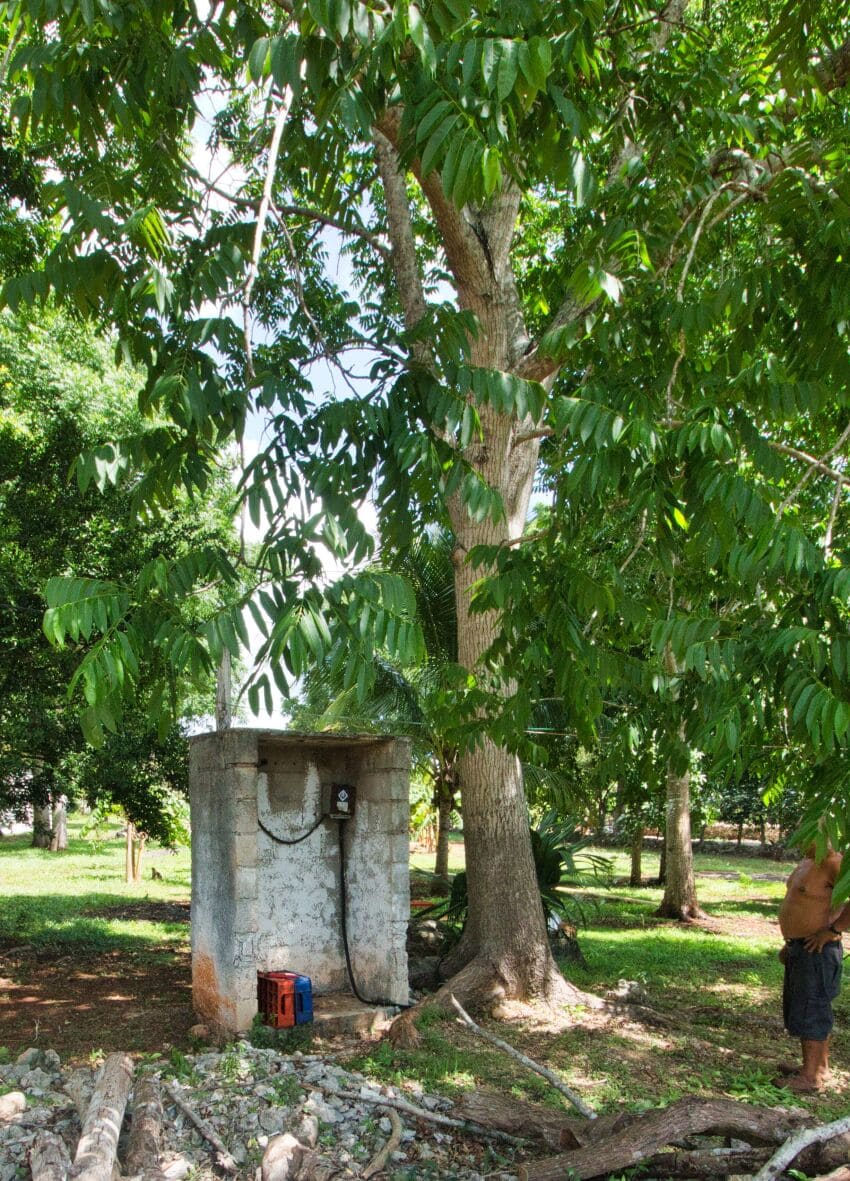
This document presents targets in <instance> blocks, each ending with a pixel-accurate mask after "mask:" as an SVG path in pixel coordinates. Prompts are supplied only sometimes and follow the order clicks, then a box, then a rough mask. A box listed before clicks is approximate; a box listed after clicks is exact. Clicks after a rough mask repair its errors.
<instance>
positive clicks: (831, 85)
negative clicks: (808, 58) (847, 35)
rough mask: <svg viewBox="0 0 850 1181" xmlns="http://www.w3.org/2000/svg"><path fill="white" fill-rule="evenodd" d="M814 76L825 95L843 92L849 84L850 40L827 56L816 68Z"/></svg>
mask: <svg viewBox="0 0 850 1181" xmlns="http://www.w3.org/2000/svg"><path fill="white" fill-rule="evenodd" d="M815 74H816V76H817V80H818V82H819V84H820V88H821V90H823V91H824V93H825V94H829V93H830V92H831V91H833V90H843V89H844V87H845V86H846V85H847V83H848V82H850V40H848V41H845V42H844V44H843V45H839V46H838V48H837V49H835V50H833V52H832V53H830V54H828V56H827V57H826V60H825V61H824V62H823V63H821V65H819V66H818V67H817V68H816V70H815Z"/></svg>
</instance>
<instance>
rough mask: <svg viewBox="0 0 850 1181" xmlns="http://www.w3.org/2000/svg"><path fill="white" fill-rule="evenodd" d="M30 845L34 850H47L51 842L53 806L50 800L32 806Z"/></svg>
mask: <svg viewBox="0 0 850 1181" xmlns="http://www.w3.org/2000/svg"><path fill="white" fill-rule="evenodd" d="M32 813H33V825H32V844H33V848H34V849H49V848H50V842H51V841H52V840H53V805H52V804H51V802H50V800H49V799H48V800H47V803H45V804H34V805H33V810H32Z"/></svg>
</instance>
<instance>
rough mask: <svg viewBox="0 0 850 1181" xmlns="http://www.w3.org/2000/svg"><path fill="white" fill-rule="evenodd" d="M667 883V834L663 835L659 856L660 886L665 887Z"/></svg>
mask: <svg viewBox="0 0 850 1181" xmlns="http://www.w3.org/2000/svg"><path fill="white" fill-rule="evenodd" d="M666 881H667V834H666V833H662V834H661V850H660V852H659V854H658V885H659V886H663V885H665V883H666Z"/></svg>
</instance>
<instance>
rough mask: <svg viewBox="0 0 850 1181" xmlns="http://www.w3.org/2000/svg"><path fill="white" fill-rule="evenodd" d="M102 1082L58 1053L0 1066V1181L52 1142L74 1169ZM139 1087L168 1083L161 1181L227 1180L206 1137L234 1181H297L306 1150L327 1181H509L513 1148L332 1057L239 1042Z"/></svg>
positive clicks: (429, 1098)
mask: <svg viewBox="0 0 850 1181" xmlns="http://www.w3.org/2000/svg"><path fill="white" fill-rule="evenodd" d="M95 1073H96V1072H95V1071H93V1070H90V1071H84V1072H81V1071H79V1070H76V1071H63V1067H62V1064H61V1062H60V1060H59V1057H58V1055H57V1054H55V1053H54V1052H53V1051H52V1050H40V1049H30V1050H27V1051H25V1052H24V1053H23V1054H21V1056H20V1057H19V1058H18V1060H17V1062H15V1063H14V1064H9V1065H0V1092H5V1094H2V1095H0V1181H19V1179H20V1178H22V1177H26V1176H28V1175H29V1162H30V1153H31V1149H32V1147H33V1145H34V1143H35V1142H36V1141H37V1140H38V1138H39V1137H40V1136H41V1137H42V1138H45V1139H46V1138H49V1137H48V1136H47V1134H48V1133H50V1132H52V1133H54V1134H56V1135H57V1136H58V1137H60V1138H61V1139H62V1140H63V1141H64V1143H65V1145H66V1146H67V1148H68V1150H69V1153H70V1156H71V1158H72V1159H73V1156H74V1146H75V1145H76V1143H77V1141H78V1140H79V1138H80V1117H79V1115H78V1108H79V1107H80V1094H81V1091H82V1092H85V1091H86V1089H87V1087H88V1090H89V1092H90V1089H91V1086H92V1085H93V1082H94V1075H95ZM81 1075H83V1076H85V1075H88V1076H89V1078H88V1080H86V1079H85V1077H83V1078H82V1079H81ZM141 1078H152V1079H155V1080H159V1081H160V1083H161V1089H160V1094H161V1100H162V1107H163V1111H164V1119H163V1136H162V1143H161V1145H160V1148H159V1161H158V1171H159V1172H161V1173H162V1174H163V1175H164V1178H165V1179H166V1181H182V1179H183V1178H185V1177H189V1176H190V1175H191V1178H192V1181H199V1179H202V1178H205V1177H213V1176H216V1175H220V1167H219V1166H220V1165H221V1163H222V1159H223V1158H222V1155H221V1154H219V1155H218V1159H217V1154H216V1151H215V1149H214V1148H213V1147H211V1143H210V1135H209V1134H212V1138H213V1139H216V1138H217V1139H218V1140H219V1141H220V1142H223V1145H224V1146H226V1148H227V1154H225V1156H229V1158H230V1159H229V1161H228V1162H227V1163H228V1169H229V1171H230V1172H231V1173H233V1172H234V1171H235V1173H236V1175H237V1176H239V1177H244V1178H246V1179H247V1178H250V1179H252V1181H253V1179H254V1177H255V1175H256V1176H257V1178H258V1179H259V1178H262V1179H263V1181H280V1179H281V1178H283V1177H291V1176H295V1174H296V1172H297V1155H298V1153H299V1152H302V1153H303V1152H304V1151H306V1148H305V1146H308V1147H309V1148H310V1149H311V1150H313V1155H314V1157H315V1159H317V1160H318V1159H319V1158H320V1159H321V1162H322V1168H323V1169H324V1172H323V1173H322V1174H321V1175H322V1176H328V1177H331V1176H333V1177H369V1176H381V1177H386V1178H389V1179H390V1181H406V1179H407V1178H413V1177H416V1178H429V1177H430V1178H446V1179H449V1181H451V1179H456V1181H482V1178H483V1177H484V1176H485V1175H486V1176H487V1177H488V1178H492V1179H493V1181H497V1179H499V1181H513V1177H514V1174H513V1172H512V1164H511V1159H512V1158H511V1151H512V1150H511V1148H510V1146H505V1145H504V1144H503V1143H499V1142H496V1143H495V1144H490V1145H489V1146H488V1145H487V1142H486V1141H482V1140H478V1139H470V1138H469V1137H468V1136H465V1135H464V1134H463V1132H462V1130H461V1129H458V1128H456V1127H454V1126H452V1125H453V1123H454V1122H455V1121H453V1120H452V1118H451V1117H450V1116H448V1115H447V1114H446V1113H447V1112H448V1111H449V1109H450V1108H451V1103H450V1102H449V1101H448V1100H446V1099H444V1098H442V1097H440V1096H436V1095H429V1094H426V1093H424V1091H422V1089H421V1088H412V1089H408V1088H407V1087H405V1088H401V1087H390V1086H380V1085H378V1084H375V1083H372V1082H370V1081H369V1080H368V1079H367V1078H366V1077H365V1076H364V1075H362V1074H360V1073H357V1072H355V1071H350V1070H346V1069H344V1068H343V1067H342V1066H340V1065H339V1064H338V1063H337V1062H336V1061H335V1060H334V1059H333V1058H332V1057H326V1056H321V1055H316V1054H306V1053H300V1052H295V1053H293V1054H282V1053H281V1052H280V1051H279V1050H273V1049H260V1048H257V1047H254V1046H252V1045H250V1044H249V1043H247V1042H241V1041H240V1042H237V1043H235V1044H234V1045H232V1046H229V1047H227V1048H225V1049H223V1050H221V1051H216V1052H203V1053H198V1054H195V1055H183V1054H179V1053H177V1052H173V1053H172V1056H171V1058H170V1059H168V1060H166V1061H158V1062H153V1063H150V1062H148V1063H145V1064H142V1065H140V1066H138V1067H137V1069H136V1073H135V1079H136V1084H135V1085H136V1087H137V1089H138V1086H139V1080H140V1079H141ZM130 1110H131V1108H130ZM192 1117H196V1118H192ZM128 1121H129V1117H128V1119H127V1120H125V1123H127V1122H128ZM199 1128H200V1129H201V1130H199ZM293 1137H297V1141H296V1140H295V1139H294V1138H293ZM287 1145H288V1146H289V1148H287V1147H286V1146H287ZM293 1145H295V1146H296V1164H295V1165H293V1163H292V1159H291V1158H292V1151H291V1149H292V1146H293ZM287 1152H288V1153H289V1156H287ZM276 1153H277V1156H276ZM281 1153H283V1156H281ZM121 1155H122V1152H121V1149H120V1147H119V1156H121ZM276 1160H277V1162H278V1163H277V1164H276V1163H275V1161H276ZM281 1161H283V1163H282V1164H281ZM302 1175H306V1173H302Z"/></svg>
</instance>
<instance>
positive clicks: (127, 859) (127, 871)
mask: <svg viewBox="0 0 850 1181" xmlns="http://www.w3.org/2000/svg"><path fill="white" fill-rule="evenodd" d="M135 831H136V830H135V828H134V826H133V825H132V823H131V822H130V821H129V820H128V821H127V836H126V839H125V844H124V881H125V882H132V880H133V837H134V834H135Z"/></svg>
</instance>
